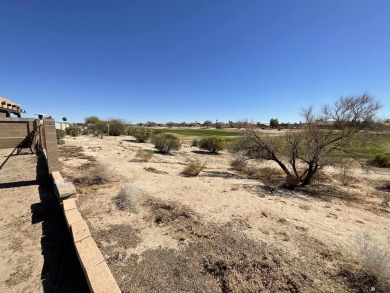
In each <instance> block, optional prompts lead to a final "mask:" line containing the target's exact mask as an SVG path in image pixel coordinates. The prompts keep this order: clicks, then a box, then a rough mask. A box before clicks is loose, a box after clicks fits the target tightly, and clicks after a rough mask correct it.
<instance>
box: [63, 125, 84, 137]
mask: <svg viewBox="0 0 390 293" xmlns="http://www.w3.org/2000/svg"><path fill="white" fill-rule="evenodd" d="M65 131H66V134H67V135H70V136H73V137H76V136H79V135H80V134H81V128H80V127H78V126H69V127H67V128H66V129H65Z"/></svg>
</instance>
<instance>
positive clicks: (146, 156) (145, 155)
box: [135, 150, 153, 162]
mask: <svg viewBox="0 0 390 293" xmlns="http://www.w3.org/2000/svg"><path fill="white" fill-rule="evenodd" d="M135 157H136V158H138V159H140V160H141V161H142V162H148V161H149V160H150V159H151V158H152V157H153V151H151V150H138V151H137V153H136V154H135Z"/></svg>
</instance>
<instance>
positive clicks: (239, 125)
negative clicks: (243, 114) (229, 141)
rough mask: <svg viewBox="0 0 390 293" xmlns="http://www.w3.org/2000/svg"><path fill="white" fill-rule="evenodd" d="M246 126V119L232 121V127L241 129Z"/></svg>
mask: <svg viewBox="0 0 390 293" xmlns="http://www.w3.org/2000/svg"><path fill="white" fill-rule="evenodd" d="M247 126H248V121H246V120H238V121H236V122H235V123H234V127H236V128H238V129H241V128H245V127H247Z"/></svg>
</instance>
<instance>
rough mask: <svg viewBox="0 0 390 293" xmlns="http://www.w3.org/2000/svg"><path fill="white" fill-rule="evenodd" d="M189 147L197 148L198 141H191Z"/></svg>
mask: <svg viewBox="0 0 390 293" xmlns="http://www.w3.org/2000/svg"><path fill="white" fill-rule="evenodd" d="M191 146H193V147H197V146H199V140H197V139H194V140H193V141H192V143H191Z"/></svg>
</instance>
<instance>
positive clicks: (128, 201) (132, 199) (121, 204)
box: [112, 184, 142, 213]
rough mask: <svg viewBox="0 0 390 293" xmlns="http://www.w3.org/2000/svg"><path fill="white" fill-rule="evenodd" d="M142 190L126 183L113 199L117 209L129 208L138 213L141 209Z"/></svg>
mask: <svg viewBox="0 0 390 293" xmlns="http://www.w3.org/2000/svg"><path fill="white" fill-rule="evenodd" d="M141 195H142V192H141V191H140V190H139V189H138V188H137V187H135V186H134V185H132V184H127V185H125V186H124V187H123V188H122V189H121V190H120V191H119V193H118V194H117V195H116V196H115V197H114V198H113V199H112V201H113V203H114V205H115V206H116V208H117V209H119V210H121V211H124V210H129V211H131V212H134V213H138V212H139V210H140V203H139V201H140V196H141Z"/></svg>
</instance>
